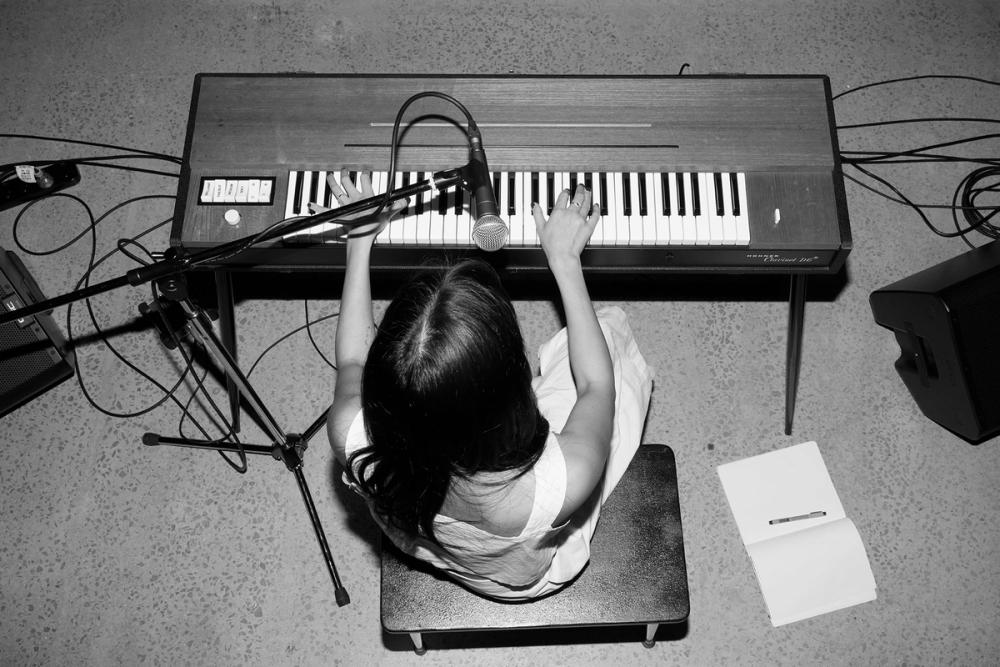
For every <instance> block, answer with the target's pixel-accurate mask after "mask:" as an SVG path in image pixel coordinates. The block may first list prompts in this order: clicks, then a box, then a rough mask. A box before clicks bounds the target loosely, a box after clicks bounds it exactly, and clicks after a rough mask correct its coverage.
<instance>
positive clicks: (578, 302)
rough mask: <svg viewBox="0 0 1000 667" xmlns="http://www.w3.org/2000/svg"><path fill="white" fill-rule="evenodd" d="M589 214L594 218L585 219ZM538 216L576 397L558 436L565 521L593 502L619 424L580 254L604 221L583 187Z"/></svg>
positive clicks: (611, 374) (605, 349)
mask: <svg viewBox="0 0 1000 667" xmlns="http://www.w3.org/2000/svg"><path fill="white" fill-rule="evenodd" d="M584 211H588V212H589V213H587V214H586V216H585V215H584V213H583V212H584ZM533 214H534V217H535V224H536V226H537V228H538V234H539V238H540V239H541V242H542V248H543V249H544V250H545V255H546V258H547V259H548V263H549V268H550V269H551V271H552V275H553V277H554V278H555V280H556V284H557V285H558V287H559V295H560V298H561V300H562V304H563V309H564V311H565V313H566V333H567V337H568V345H569V363H570V369H571V370H572V371H573V380H574V383H575V384H576V393H577V400H576V404H575V405H574V406H573V409H572V410H571V411H570V414H569V417H568V418H567V420H566V424H565V426H564V427H563V430H562V432H561V433H560V434H559V444H560V446H561V447H562V450H563V455H564V458H565V459H566V478H567V484H566V500H565V503H564V504H563V511H562V512H560V519H562V518H564V517H566V516H568V515H569V514H571V513H572V512H573V511H574V510H576V509H577V508H578V507H580V505H582V504H583V503H584V502H585V501H586V500H587V498H589V497H590V495H591V493H592V492H593V490H594V488H595V487H596V486H597V483H598V482H599V481H600V479H601V477H602V475H603V474H604V467H605V464H606V462H607V458H608V451H609V449H610V444H611V432H612V425H613V421H614V406H615V383H614V371H613V368H612V365H611V356H610V354H609V353H608V346H607V342H606V341H605V339H604V334H603V333H602V331H601V326H600V324H599V323H598V321H597V315H596V313H595V312H594V306H593V303H592V302H591V300H590V294H589V292H588V291H587V285H586V282H585V281H584V277H583V267H582V264H581V262H580V253H581V252H582V251H583V248H584V246H585V245H586V244H587V241H588V240H589V239H590V236H591V234H593V231H594V228H595V227H596V225H597V221H598V219H599V218H600V208H599V207H598V206H597V205H593V204H592V198H591V194H590V192H589V191H587V190H586V189H585V188H583V186H580V187H578V188H577V192H576V193H575V194H574V195H573V198H572V201H571V200H570V195H569V192H568V191H565V190H564V191H563V192H562V194H560V195H559V197H558V198H557V199H556V202H555V205H554V206H553V209H552V215H551V216H550V217H549V219H548V220H546V219H545V216H544V215H543V213H542V211H541V209H540V207H539V206H537V205H536V206H535V207H534V210H533Z"/></svg>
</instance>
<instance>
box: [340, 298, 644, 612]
mask: <svg viewBox="0 0 1000 667" xmlns="http://www.w3.org/2000/svg"><path fill="white" fill-rule="evenodd" d="M597 315H598V320H599V321H600V323H601V329H602V331H603V332H604V336H605V339H606V340H607V343H608V350H609V351H610V353H611V361H612V366H613V368H614V377H615V391H616V393H615V420H614V426H613V431H612V438H611V453H610V455H609V456H608V462H607V464H606V467H605V475H604V479H603V481H602V491H601V495H600V502H599V503H595V504H594V505H593V506H592V507H590V508H589V509H583V510H582V511H578V512H577V513H576V515H574V517H573V518H572V519H571V520H570V521H567V522H565V523H563V524H562V525H559V526H555V527H553V525H552V524H553V522H554V521H555V518H556V517H557V516H558V514H559V511H560V510H561V509H562V505H563V501H564V499H565V495H566V462H565V460H564V459H563V454H562V450H561V449H560V447H559V440H558V433H559V431H561V430H562V428H563V426H564V425H565V423H566V418H567V417H568V416H569V412H570V410H572V408H573V405H574V404H575V403H576V387H575V385H574V384H573V377H572V373H571V371H570V367H569V356H568V348H567V337H566V329H565V328H564V329H562V330H560V331H559V332H558V333H557V334H556V335H555V336H553V337H552V339H550V340H549V341H547V342H546V343H545V344H543V345H542V347H541V349H540V350H539V361H540V367H539V376H538V377H537V378H535V379H534V381H533V387H534V390H535V396H536V397H537V400H538V407H539V410H540V411H541V413H542V414H543V415H544V416H545V418H546V419H548V421H549V426H550V428H551V429H552V432H551V433H549V437H548V439H547V440H546V442H545V448H544V450H543V451H542V455H541V456H540V457H539V459H538V461H537V462H536V463H535V466H534V468H533V473H534V475H535V496H534V500H533V503H532V508H531V514H530V516H529V518H528V522H527V524H526V525H525V527H524V530H522V531H521V533H520V534H519V535H516V536H509V537H504V536H499V535H494V534H492V533H489V532H486V531H484V530H482V529H481V528H478V527H476V526H475V525H472V524H470V523H466V522H464V521H458V520H455V519H451V518H449V517H447V516H445V515H443V514H439V515H437V517H435V519H434V535H435V537H437V540H438V542H439V544H435V543H434V542H432V541H431V540H428V539H426V538H423V537H419V536H414V535H410V534H407V533H404V532H403V531H400V530H399V529H397V528H394V527H393V526H391V525H389V524H388V523H387V522H386V521H384V520H383V519H382V518H381V517H380V516H378V515H377V513H376V512H374V511H372V516H373V517H374V519H375V521H376V522H377V523H378V525H379V526H380V527H381V528H382V530H383V532H385V534H386V536H387V537H388V538H389V539H390V540H392V542H393V543H394V544H395V545H396V546H397V547H399V549H400V550H401V551H403V552H404V553H407V554H409V555H411V556H413V557H415V558H418V559H420V560H423V561H426V562H428V563H430V564H431V565H433V566H435V567H436V568H438V569H440V570H441V571H442V572H444V573H445V574H446V575H448V576H450V577H451V578H453V579H454V580H456V581H458V582H459V583H461V584H463V585H464V586H466V587H467V588H469V589H471V590H473V591H475V592H477V593H479V594H481V595H485V596H487V597H491V598H495V599H501V600H509V601H518V600H528V599H532V598H536V597H540V596H542V595H547V594H549V593H552V592H554V591H557V590H559V589H560V588H561V587H563V586H565V585H566V584H567V583H568V582H570V581H571V580H572V579H573V578H574V577H576V575H577V574H579V573H580V571H581V570H582V569H583V568H584V566H585V565H586V564H587V561H588V560H589V559H590V539H591V537H592V536H593V534H594V530H595V529H596V527H597V522H598V519H599V517H600V512H601V505H602V504H603V503H604V501H605V500H606V499H607V497H608V495H609V494H610V493H611V491H612V490H614V487H615V486H616V485H617V484H618V481H619V480H620V479H621V476H622V474H623V473H624V472H625V469H626V468H627V467H628V464H629V462H630V461H631V460H632V456H633V455H634V454H635V450H636V449H637V448H638V446H639V443H640V441H641V438H642V427H643V424H644V423H645V420H646V412H647V410H648V408H649V397H650V394H651V392H652V383H653V380H652V378H653V371H652V370H651V369H650V368H649V366H648V365H647V364H646V361H645V359H643V357H642V354H641V353H640V352H639V348H638V346H637V345H636V342H635V338H634V336H633V335H632V330H631V328H630V327H629V324H628V319H627V317H626V315H625V313H624V312H623V311H622V310H621V309H620V308H617V307H610V308H602V309H601V310H600V311H598V313H597ZM367 446H368V441H367V437H366V435H365V424H364V416H363V414H362V413H361V412H358V415H357V416H356V417H355V418H354V420H353V422H352V423H351V426H350V429H349V430H348V433H347V442H346V454H347V456H348V457H350V456H351V454H353V453H354V452H356V451H357V450H359V449H361V448H363V447H367ZM344 481H345V482H347V483H348V484H349V485H350V483H349V482H348V480H347V477H346V476H345V477H344ZM352 488H354V490H355V491H357V492H359V493H360V490H359V489H358V488H357V487H353V486H352ZM362 495H363V494H362Z"/></svg>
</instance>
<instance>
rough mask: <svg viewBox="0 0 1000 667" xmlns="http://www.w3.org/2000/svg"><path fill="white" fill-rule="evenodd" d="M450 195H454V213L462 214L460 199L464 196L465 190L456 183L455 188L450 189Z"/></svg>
mask: <svg viewBox="0 0 1000 667" xmlns="http://www.w3.org/2000/svg"><path fill="white" fill-rule="evenodd" d="M452 196H454V198H455V215H462V213H463V211H462V207H463V202H462V200H463V199H464V197H465V191H464V190H463V189H462V187H461V186H459V185H456V186H455V188H454V190H452Z"/></svg>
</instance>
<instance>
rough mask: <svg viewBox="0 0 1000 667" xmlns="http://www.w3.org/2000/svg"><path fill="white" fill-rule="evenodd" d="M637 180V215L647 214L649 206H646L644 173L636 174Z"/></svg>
mask: <svg viewBox="0 0 1000 667" xmlns="http://www.w3.org/2000/svg"><path fill="white" fill-rule="evenodd" d="M636 178H637V179H638V181H639V215H641V216H647V215H649V208H648V207H647V206H646V174H637V175H636Z"/></svg>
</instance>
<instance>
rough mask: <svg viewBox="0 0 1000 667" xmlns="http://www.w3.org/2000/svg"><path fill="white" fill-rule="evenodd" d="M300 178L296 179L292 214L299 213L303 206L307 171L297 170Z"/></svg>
mask: <svg viewBox="0 0 1000 667" xmlns="http://www.w3.org/2000/svg"><path fill="white" fill-rule="evenodd" d="M296 173H297V174H298V178H296V179H295V193H294V194H293V195H292V202H293V205H292V214H293V215H298V212H299V210H300V209H301V208H302V181H303V180H305V172H304V171H299V172H296Z"/></svg>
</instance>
